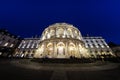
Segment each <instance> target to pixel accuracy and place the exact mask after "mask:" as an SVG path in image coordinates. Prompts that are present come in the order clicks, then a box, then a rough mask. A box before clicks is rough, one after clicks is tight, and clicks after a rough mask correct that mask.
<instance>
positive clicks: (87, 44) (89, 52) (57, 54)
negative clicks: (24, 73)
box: [14, 23, 114, 58]
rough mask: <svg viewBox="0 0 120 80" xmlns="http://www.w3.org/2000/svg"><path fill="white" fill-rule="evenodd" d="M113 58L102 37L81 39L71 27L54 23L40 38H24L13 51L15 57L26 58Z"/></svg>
mask: <svg viewBox="0 0 120 80" xmlns="http://www.w3.org/2000/svg"><path fill="white" fill-rule="evenodd" d="M105 55H106V56H107V55H109V56H114V55H113V53H112V50H111V49H110V48H109V46H108V45H107V43H106V42H105V40H104V39H103V38H102V37H90V36H87V37H83V36H82V35H81V32H80V31H79V30H78V29H77V28H76V27H75V26H73V25H71V24H67V23H55V24H52V25H50V26H48V27H47V28H46V29H45V30H44V31H43V33H42V35H41V37H39V38H38V37H36V38H25V39H24V40H22V41H21V43H20V44H19V46H18V48H17V49H16V51H15V54H14V56H15V57H28V58H71V57H74V58H90V57H92V58H97V57H100V56H105Z"/></svg>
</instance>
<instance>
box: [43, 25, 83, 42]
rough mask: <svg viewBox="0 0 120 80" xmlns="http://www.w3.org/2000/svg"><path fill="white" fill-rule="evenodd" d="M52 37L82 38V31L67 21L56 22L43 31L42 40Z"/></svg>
mask: <svg viewBox="0 0 120 80" xmlns="http://www.w3.org/2000/svg"><path fill="white" fill-rule="evenodd" d="M52 38H74V39H79V40H82V36H81V33H80V31H79V30H78V29H77V28H76V27H74V26H73V25H71V24H67V23H55V24H52V25H50V26H48V27H47V28H46V29H45V30H44V31H43V33H42V37H41V40H45V39H52Z"/></svg>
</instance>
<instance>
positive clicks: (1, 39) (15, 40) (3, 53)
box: [0, 29, 21, 57]
mask: <svg viewBox="0 0 120 80" xmlns="http://www.w3.org/2000/svg"><path fill="white" fill-rule="evenodd" d="M20 40H21V39H20V38H19V37H18V36H15V35H13V34H11V33H9V32H8V31H7V30H5V29H0V57H9V56H11V55H12V54H13V53H14V51H15V48H17V46H18V45H19V43H20Z"/></svg>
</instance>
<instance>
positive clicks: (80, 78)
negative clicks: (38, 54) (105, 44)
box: [0, 60, 120, 80]
mask: <svg viewBox="0 0 120 80" xmlns="http://www.w3.org/2000/svg"><path fill="white" fill-rule="evenodd" d="M0 77H1V78H2V80H8V79H10V80H38V79H39V80H120V66H119V63H110V62H104V63H101V62H97V63H81V64H60V63H59V64H55V63H54V64H53V63H47V64H42V63H36V62H31V61H30V60H1V61H0Z"/></svg>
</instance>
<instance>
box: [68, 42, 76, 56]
mask: <svg viewBox="0 0 120 80" xmlns="http://www.w3.org/2000/svg"><path fill="white" fill-rule="evenodd" d="M69 54H70V56H71V57H75V54H76V51H75V44H74V43H69Z"/></svg>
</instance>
